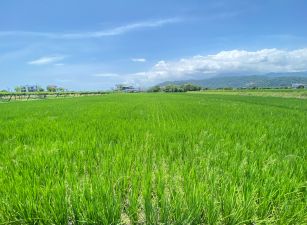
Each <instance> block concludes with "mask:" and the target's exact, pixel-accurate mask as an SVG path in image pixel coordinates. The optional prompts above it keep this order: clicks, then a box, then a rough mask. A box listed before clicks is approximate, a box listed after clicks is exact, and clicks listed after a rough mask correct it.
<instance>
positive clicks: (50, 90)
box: [46, 85, 57, 92]
mask: <svg viewBox="0 0 307 225" xmlns="http://www.w3.org/2000/svg"><path fill="white" fill-rule="evenodd" d="M46 89H47V91H48V92H56V90H57V86H56V85H48V86H47V87H46Z"/></svg>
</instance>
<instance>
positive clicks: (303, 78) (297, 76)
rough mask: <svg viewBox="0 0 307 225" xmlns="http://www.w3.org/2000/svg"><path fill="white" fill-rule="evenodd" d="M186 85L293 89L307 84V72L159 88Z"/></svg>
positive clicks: (223, 77) (181, 82)
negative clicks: (301, 84) (297, 84)
mask: <svg viewBox="0 0 307 225" xmlns="http://www.w3.org/2000/svg"><path fill="white" fill-rule="evenodd" d="M185 83H191V84H195V85H199V86H202V87H207V88H225V87H232V88H244V87H246V88H250V87H263V88H273V87H276V88H279V87H291V86H292V84H293V83H303V84H307V72H306V73H283V74H274V73H272V74H266V75H252V76H217V77H212V78H207V79H202V80H182V81H167V82H163V83H160V84H159V86H165V85H169V84H176V85H182V84H185Z"/></svg>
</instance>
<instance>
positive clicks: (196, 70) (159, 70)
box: [134, 48, 307, 81]
mask: <svg viewBox="0 0 307 225" xmlns="http://www.w3.org/2000/svg"><path fill="white" fill-rule="evenodd" d="M298 71H307V48H305V49H297V50H292V51H288V50H280V49H262V50H258V51H246V50H232V51H221V52H219V53H217V54H213V55H205V56H203V55H197V56H193V57H190V58H183V59H180V60H177V61H159V62H158V63H156V64H155V65H154V66H153V67H152V68H151V69H150V70H149V71H145V72H140V73H136V74H134V75H136V76H138V77H139V78H140V79H144V80H147V81H165V80H178V79H179V80H182V79H201V78H206V77H209V76H212V75H219V74H224V75H227V74H231V75H239V74H241V75H253V74H264V73H270V72H298Z"/></svg>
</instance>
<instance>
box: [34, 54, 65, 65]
mask: <svg viewBox="0 0 307 225" xmlns="http://www.w3.org/2000/svg"><path fill="white" fill-rule="evenodd" d="M64 58H65V57H64V56H44V57H41V58H39V59H35V60H32V61H30V62H28V64H30V65H46V64H51V63H55V62H58V61H61V60H63V59H64ZM55 65H63V64H61V63H58V64H55Z"/></svg>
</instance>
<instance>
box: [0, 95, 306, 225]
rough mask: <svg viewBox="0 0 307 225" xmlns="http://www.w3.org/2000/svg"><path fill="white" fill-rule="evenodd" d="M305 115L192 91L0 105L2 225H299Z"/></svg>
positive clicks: (294, 105) (287, 102)
mask: <svg viewBox="0 0 307 225" xmlns="http://www.w3.org/2000/svg"><path fill="white" fill-rule="evenodd" d="M208 92H209V91H208ZM221 92H222V91H221ZM224 92H225V93H226V92H227V91H224ZM306 112H307V102H306V101H305V100H302V99H286V98H278V97H255V96H239V95H226V94H222V93H220V94H216V93H212V94H203V93H196V92H194V93H179V94H165V93H152V94H151V93H144V94H134V95H127V94H109V95H104V96H94V97H82V98H71V99H53V100H45V101H30V102H27V103H25V102H13V103H10V104H1V107H0V124H1V129H0V151H1V152H0V153H1V154H0V187H1V188H0V224H304V223H305V222H306V211H307V204H306V203H307V202H306V194H307V193H306V169H307V167H306V156H307V155H306V154H307V152H306V146H307V139H306V133H307V116H306Z"/></svg>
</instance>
